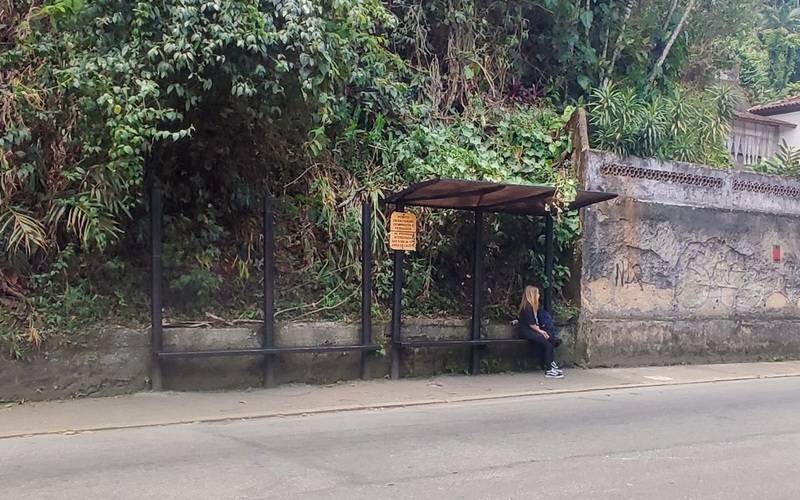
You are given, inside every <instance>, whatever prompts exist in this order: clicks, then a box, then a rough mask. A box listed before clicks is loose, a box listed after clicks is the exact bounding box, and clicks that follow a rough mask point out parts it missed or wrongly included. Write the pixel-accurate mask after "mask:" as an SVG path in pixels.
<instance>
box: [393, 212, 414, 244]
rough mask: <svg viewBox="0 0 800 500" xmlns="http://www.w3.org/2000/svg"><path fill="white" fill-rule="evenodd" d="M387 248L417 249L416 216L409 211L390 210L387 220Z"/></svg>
mask: <svg viewBox="0 0 800 500" xmlns="http://www.w3.org/2000/svg"><path fill="white" fill-rule="evenodd" d="M389 248H391V249H392V250H404V251H407V252H414V251H416V250H417V216H416V215H414V214H412V213H409V212H392V217H391V219H390V220H389Z"/></svg>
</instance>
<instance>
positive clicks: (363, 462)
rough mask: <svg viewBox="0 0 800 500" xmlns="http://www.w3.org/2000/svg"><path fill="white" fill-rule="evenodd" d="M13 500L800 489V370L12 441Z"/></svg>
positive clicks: (9, 493) (8, 466) (673, 494)
mask: <svg viewBox="0 0 800 500" xmlns="http://www.w3.org/2000/svg"><path fill="white" fill-rule="evenodd" d="M0 498H8V499H14V500H25V499H50V498H52V499H84V498H98V499H127V498H136V499H144V498H159V499H168V498H193V499H201V498H203V499H204V498H346V499H356V498H369V499H376V498H438V499H444V498H456V499H467V498H503V499H505V498H519V499H532V498H542V499H558V498H570V499H575V498H609V499H611V498H613V499H619V498H632V499H642V498H646V499H648V500H654V499H661V498H664V499H676V498H696V499H717V498H725V499H729V498H737V499H738V498H753V499H756V498H758V499H761V498H769V499H798V498H800V378H785V379H772V380H752V381H742V382H726V383H716V384H701V385H691V386H670V387H659V388H646V389H637V390H623V391H600V392H591V393H583V394H565V395H559V396H555V395H554V396H543V397H531V398H522V399H513V400H495V401H484V402H474V403H464V404H450V405H441V406H428V407H419V408H404V409H393V410H384V411H363V412H349V413H339V414H323V415H315V416H309V417H293V418H284V419H261V420H250V421H237V422H229V423H216V424H194V425H179V426H168V427H156V428H141V429H128V430H118V431H101V432H95V433H86V434H76V435H55V436H52V435H51V436H34V437H28V438H13V439H5V440H0Z"/></svg>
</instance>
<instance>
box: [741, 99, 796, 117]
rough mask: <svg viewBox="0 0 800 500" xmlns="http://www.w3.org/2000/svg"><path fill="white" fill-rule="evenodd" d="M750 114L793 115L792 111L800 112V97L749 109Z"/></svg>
mask: <svg viewBox="0 0 800 500" xmlns="http://www.w3.org/2000/svg"><path fill="white" fill-rule="evenodd" d="M748 111H749V112H751V113H755V114H757V115H762V116H770V115H780V114H783V113H791V112H792V111H800V95H795V96H792V97H787V98H786V99H781V100H780V101H774V102H768V103H766V104H760V105H758V106H753V107H752V108H750V109H748Z"/></svg>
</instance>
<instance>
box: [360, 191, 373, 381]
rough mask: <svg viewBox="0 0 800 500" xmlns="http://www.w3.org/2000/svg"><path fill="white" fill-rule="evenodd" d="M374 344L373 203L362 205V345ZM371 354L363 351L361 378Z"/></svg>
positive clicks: (363, 377) (365, 373)
mask: <svg viewBox="0 0 800 500" xmlns="http://www.w3.org/2000/svg"><path fill="white" fill-rule="evenodd" d="M371 343H372V203H369V202H367V203H364V204H362V205H361V345H363V346H366V345H369V344H371ZM369 354H370V353H369V352H367V351H361V378H362V379H365V378H367V376H368V375H369V374H368V373H367V361H368V360H369Z"/></svg>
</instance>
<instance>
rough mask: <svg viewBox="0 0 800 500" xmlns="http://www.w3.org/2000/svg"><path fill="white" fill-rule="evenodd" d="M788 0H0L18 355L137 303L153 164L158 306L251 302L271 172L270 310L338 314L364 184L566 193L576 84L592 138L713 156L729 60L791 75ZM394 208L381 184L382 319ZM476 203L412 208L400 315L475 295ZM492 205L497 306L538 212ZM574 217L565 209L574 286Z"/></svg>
mask: <svg viewBox="0 0 800 500" xmlns="http://www.w3.org/2000/svg"><path fill="white" fill-rule="evenodd" d="M790 4H792V2H789V1H778V0H764V1H761V0H736V1H730V0H724V1H723V0H654V1H649V2H637V1H635V0H523V1H519V2H494V1H485V0H447V1H445V0H431V1H428V0H426V1H421V0H395V1H392V2H382V1H380V0H324V1H311V0H280V1H279V0H241V1H236V2H224V1H221V0H157V1H133V2H131V1H126V0H44V1H43V0H18V1H14V2H0V249H1V250H0V307H2V310H3V314H2V315H0V343H2V345H3V346H4V347H3V351H4V353H5V354H8V353H11V354H12V355H13V356H17V357H19V356H24V355H25V352H26V351H27V350H28V349H29V348H30V347H31V346H35V345H37V344H38V343H39V342H41V341H42V340H43V339H46V338H47V337H48V336H51V335H54V334H60V335H62V336H64V337H66V338H74V336H75V335H76V333H75V332H78V331H81V330H82V329H84V328H85V327H86V325H88V324H91V323H92V322H96V321H99V320H103V319H104V318H109V317H111V318H114V320H115V321H132V322H139V323H141V322H143V320H145V319H146V317H147V316H146V314H147V313H146V311H147V308H146V303H147V295H146V294H147V286H146V283H147V264H148V254H147V241H148V229H147V223H146V219H147V210H146V204H147V190H146V186H148V185H150V184H151V183H158V184H160V185H161V186H162V187H163V191H164V195H165V199H164V204H165V241H166V243H165V260H166V274H167V276H166V277H167V280H168V283H169V286H168V289H167V303H168V304H169V306H170V307H169V309H168V311H167V316H168V318H170V319H176V318H184V317H186V318H197V317H203V316H204V314H205V313H213V314H215V315H218V316H224V317H226V318H257V317H258V315H259V311H258V305H257V304H258V301H259V299H258V297H259V288H260V287H259V279H260V275H261V272H260V263H259V259H258V255H259V253H260V241H259V237H260V236H259V233H260V223H259V217H258V213H259V207H260V203H261V198H262V196H263V194H264V193H265V192H267V191H269V192H271V193H273V194H274V195H276V196H277V197H278V198H279V199H280V202H281V203H280V209H279V219H278V246H279V251H278V268H279V273H278V278H279V296H278V317H279V319H292V318H315V317H335V318H342V317H348V316H350V315H352V314H353V313H354V312H355V310H356V308H357V304H356V303H354V301H353V300H352V299H353V298H356V297H357V294H358V281H359V277H358V255H359V247H358V245H359V238H358V235H359V223H360V211H359V207H360V204H361V202H362V201H363V200H373V201H377V200H379V199H380V197H381V196H382V195H383V194H384V193H386V192H388V191H390V190H393V189H396V188H397V187H399V186H402V185H404V184H407V183H409V182H413V181H417V180H422V179H426V178H430V177H433V176H442V177H459V178H472V179H492V180H509V181H514V182H531V183H548V184H553V185H555V186H557V187H558V188H559V196H560V199H561V200H562V201H568V200H569V199H570V197H571V196H573V195H574V191H575V188H576V182H575V178H574V172H573V170H572V165H571V164H570V162H569V158H568V154H567V153H568V151H569V149H570V144H569V139H568V137H567V135H566V134H565V132H564V125H565V122H566V119H567V118H568V117H569V114H570V112H571V110H572V109H573V106H575V105H582V104H586V103H588V104H589V107H590V108H591V110H592V123H593V125H594V130H593V136H594V140H595V141H596V142H597V143H598V144H599V145H601V146H602V147H607V148H610V149H613V150H615V151H618V152H620V153H623V154H639V155H653V156H662V157H668V158H677V159H685V160H691V161H701V162H706V163H711V164H715V165H720V166H724V165H726V163H727V158H726V155H725V153H724V149H722V141H723V139H724V135H725V134H726V133H727V121H726V120H727V118H728V117H729V114H730V111H731V103H732V102H733V99H732V96H731V92H730V90H729V89H723V88H715V87H713V84H714V79H715V77H716V75H717V72H718V71H719V70H721V69H726V68H729V67H731V65H733V64H735V63H737V62H739V63H741V66H742V75H743V76H742V82H743V84H744V86H745V89H746V90H747V91H748V92H749V93H750V94H751V96H754V97H758V98H761V97H764V96H768V95H782V94H783V93H785V92H787V91H789V89H791V88H793V87H792V86H793V83H792V82H794V81H795V80H796V76H797V61H796V57H795V49H794V47H795V45H796V44H794V42H793V40H794V38H793V37H795V36H796V33H797V24H796V23H795V22H794V21H792V19H795V18H796V16H794V15H793V14H792V10H791V9H789V7H787V6H789V5H790ZM795 7H796V5H795ZM787 9H788V10H787ZM755 11H760V12H763V16H762V17H760V18H757V19H756V18H754V16H753V12H755ZM773 14H774V15H773ZM769 30H773V31H769ZM769 33H772V35H770V34H769ZM770 37H772V38H770ZM773 38H774V40H773ZM612 81H613V82H616V83H615V84H611V83H610V82H612ZM706 89H708V90H706ZM385 215H386V214H384V213H383V212H382V211H380V209H379V208H378V206H377V204H376V221H377V222H378V223H377V225H376V226H377V227H376V228H375V251H376V266H377V268H376V281H377V285H376V295H377V297H378V299H380V300H379V302H378V304H379V306H377V308H376V309H377V312H378V313H379V314H382V313H383V312H384V305H385V304H386V300H387V299H388V296H389V293H390V290H389V273H388V271H389V268H388V260H387V259H386V253H385V242H384V233H385V228H384V223H385V221H384V216H385ZM464 217H465V216H464V215H463V214H455V213H446V212H435V213H427V212H425V213H422V214H421V217H420V220H421V228H420V229H421V235H420V241H421V243H422V244H421V249H420V252H418V253H416V254H414V255H413V256H412V257H410V263H409V275H408V289H409V291H408V293H407V295H406V296H407V297H408V300H409V304H408V305H409V308H410V310H411V312H413V313H415V314H437V315H441V314H454V313H461V314H463V313H464V312H466V309H467V308H466V307H465V306H464V304H467V303H468V292H467V290H469V280H470V277H469V269H470V266H469V259H468V254H469V252H464V251H463V248H464V246H465V245H466V244H467V242H468V241H469V238H470V235H469V231H470V225H469V224H468V223H466V222H467V221H466V220H465V219H464ZM490 224H491V229H492V232H493V234H494V236H493V237H492V239H491V241H489V251H488V255H487V266H488V268H489V269H491V270H492V272H491V273H489V275H490V276H489V278H490V280H489V282H487V288H488V292H489V297H488V299H489V300H488V302H489V303H490V304H491V313H492V314H493V315H495V316H499V317H505V316H507V315H508V314H510V312H511V311H512V310H513V304H514V302H515V301H516V295H517V294H518V291H519V289H520V287H521V285H522V284H523V283H525V282H538V283H541V281H542V276H541V273H540V269H541V267H542V266H541V262H540V261H541V257H540V255H541V246H542V241H541V229H542V228H541V227H539V225H538V224H539V223H538V222H537V221H534V220H526V219H520V218H511V217H499V216H498V217H493V218H492V219H491V220H490ZM579 232H580V227H579V223H578V220H577V218H576V217H574V216H563V217H561V218H560V219H559V221H558V224H557V236H558V238H557V240H558V249H559V253H560V256H561V257H562V265H560V266H559V267H558V269H557V273H556V274H557V276H556V278H557V280H556V283H555V285H556V286H557V287H559V289H561V288H562V287H563V285H564V284H565V283H566V282H567V281H568V279H569V267H568V265H569V262H570V260H571V256H572V242H573V241H574V240H575V238H576V237H577V235H578V234H579ZM567 299H568V297H564V302H565V304H564V307H563V309H564V310H571V309H572V308H571V306H569V305H568V304H566V301H567ZM6 312H8V314H6Z"/></svg>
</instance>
